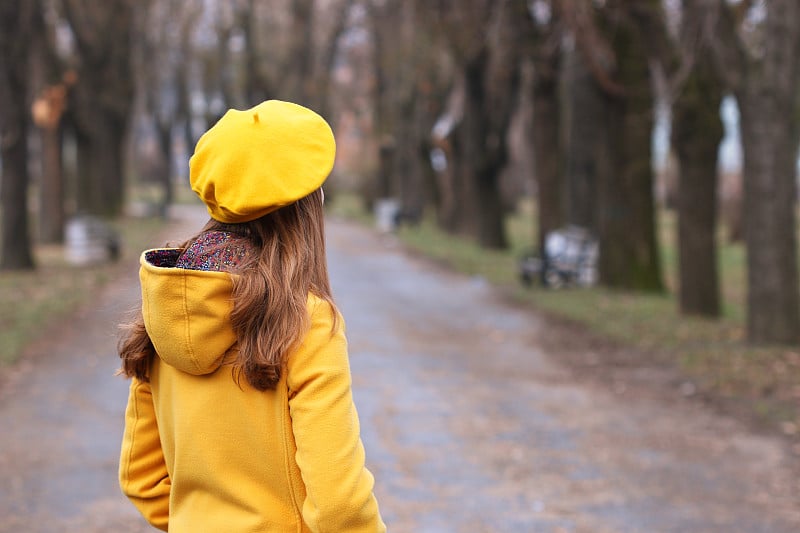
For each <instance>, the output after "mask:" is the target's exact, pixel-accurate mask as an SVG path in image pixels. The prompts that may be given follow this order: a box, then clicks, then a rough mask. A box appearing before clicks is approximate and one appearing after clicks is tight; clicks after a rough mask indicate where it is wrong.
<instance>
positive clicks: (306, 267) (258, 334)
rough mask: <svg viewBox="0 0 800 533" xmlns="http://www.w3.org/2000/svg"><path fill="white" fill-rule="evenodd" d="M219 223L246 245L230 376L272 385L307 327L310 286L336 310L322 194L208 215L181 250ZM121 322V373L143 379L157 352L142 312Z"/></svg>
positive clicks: (238, 278)
mask: <svg viewBox="0 0 800 533" xmlns="http://www.w3.org/2000/svg"><path fill="white" fill-rule="evenodd" d="M220 229H224V230H226V231H232V232H234V233H236V234H238V235H240V236H242V237H245V238H247V239H248V240H249V242H250V244H251V246H252V249H251V251H250V253H249V254H248V255H247V257H246V258H245V260H244V262H243V263H242V264H240V265H239V266H238V267H237V268H236V270H235V271H234V272H233V273H234V274H236V275H234V276H233V277H232V279H233V293H232V298H233V310H232V311H231V316H230V320H231V326H232V328H233V331H234V333H235V334H236V338H237V348H238V354H237V356H236V359H235V361H234V362H233V371H234V374H235V375H236V376H237V378H238V376H241V375H244V376H245V378H246V379H247V381H248V382H249V383H250V385H252V386H253V387H254V388H256V389H259V390H268V389H274V388H275V387H276V385H277V384H278V382H279V381H280V379H281V374H282V372H283V368H284V366H285V363H286V359H287V357H288V355H289V353H290V351H291V350H292V348H294V347H295V346H297V344H298V343H300V342H301V341H302V339H303V336H304V335H305V333H306V331H307V330H308V327H309V315H308V308H307V298H308V294H309V292H310V293H312V294H314V295H316V296H318V297H319V298H321V299H322V300H323V301H325V302H327V303H328V304H329V305H330V306H331V308H332V309H333V311H334V317H335V316H336V308H335V305H334V302H333V298H332V296H331V288H330V282H329V279H328V266H327V260H326V255H325V230H324V216H323V210H322V192H321V190H319V189H318V190H317V191H315V192H313V193H311V194H310V195H308V196H306V197H305V198H301V199H300V200H298V201H297V202H295V203H293V204H291V205H288V206H286V207H283V208H281V209H278V210H277V211H274V212H272V213H269V214H267V215H264V216H263V217H261V218H259V219H256V220H254V221H252V222H245V223H242V224H222V223H219V222H216V221H214V220H212V221H210V222H209V223H208V224H207V225H206V226H205V227H204V228H203V230H202V231H201V232H200V233H199V234H198V235H197V236H195V237H193V238H192V239H189V240H188V241H187V242H185V243H183V244H182V245H181V246H179V247H180V248H183V249H185V248H186V247H187V246H188V245H189V244H191V243H192V242H193V241H194V240H195V239H196V238H197V237H198V236H199V235H202V234H203V233H205V232H207V231H213V230H220ZM123 328H124V330H125V333H124V335H123V337H122V338H121V339H120V343H119V355H120V358H122V368H121V369H120V373H121V374H123V375H125V376H127V377H134V376H135V377H136V378H138V379H140V380H143V381H147V380H148V375H149V369H150V364H151V362H152V360H153V357H155V356H156V353H155V348H154V347H153V343H152V342H151V341H150V338H149V336H148V335H147V331H146V329H145V326H144V320H143V318H142V315H141V311H139V313H138V316H137V317H136V318H135V319H134V321H133V322H132V323H130V324H128V325H126V326H123Z"/></svg>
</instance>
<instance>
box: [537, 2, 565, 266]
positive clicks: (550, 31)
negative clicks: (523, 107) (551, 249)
mask: <svg viewBox="0 0 800 533" xmlns="http://www.w3.org/2000/svg"><path fill="white" fill-rule="evenodd" d="M530 22H531V28H530V32H531V40H532V42H531V43H530V57H531V59H532V64H533V80H532V81H533V98H532V106H533V124H532V135H531V136H532V141H533V153H534V157H533V164H534V171H533V174H534V178H535V180H536V183H537V188H536V191H537V199H538V202H537V207H538V209H537V215H538V224H537V227H538V232H539V236H538V239H537V240H538V245H539V249H540V250H543V249H544V244H545V238H546V236H547V234H548V233H550V232H552V231H555V230H557V229H558V228H560V227H561V226H562V225H563V223H564V219H565V210H564V194H563V189H564V187H563V179H562V173H561V170H562V168H563V165H562V161H563V151H562V147H563V143H562V128H561V98H560V84H559V81H560V80H559V75H560V72H561V43H560V41H561V38H562V35H561V32H560V28H558V24H559V21H558V18H557V17H556V15H555V13H553V14H552V15H551V16H550V19H549V20H548V21H546V22H545V21H537V20H535V19H534V18H533V17H531V18H530Z"/></svg>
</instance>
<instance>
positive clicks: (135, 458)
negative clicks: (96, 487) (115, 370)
mask: <svg viewBox="0 0 800 533" xmlns="http://www.w3.org/2000/svg"><path fill="white" fill-rule="evenodd" d="M119 484H120V488H121V489H122V492H123V493H124V494H125V495H126V496H127V497H128V498H129V499H130V500H131V501H132V502H133V504H134V505H135V506H136V507H137V508H138V509H139V512H141V513H142V515H143V516H144V517H145V519H146V520H147V521H148V522H149V523H150V524H151V525H153V526H154V527H156V528H158V529H161V530H163V531H166V530H167V526H168V523H169V494H170V479H169V474H168V473H167V466H166V463H165V461H164V454H163V452H162V450H161V440H160V438H159V434H158V424H157V423H156V415H155V408H154V406H153V398H152V394H151V391H150V384H149V383H145V382H142V381H139V380H137V379H136V378H134V379H133V380H132V381H131V386H130V394H129V396H128V407H127V409H126V411H125V433H124V435H123V440H122V451H121V453H120V461H119Z"/></svg>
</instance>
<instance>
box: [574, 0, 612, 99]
mask: <svg viewBox="0 0 800 533" xmlns="http://www.w3.org/2000/svg"><path fill="white" fill-rule="evenodd" d="M559 7H560V11H561V14H562V16H563V18H564V21H565V22H566V24H567V26H568V27H569V28H570V29H571V30H572V34H573V36H574V38H575V43H576V44H577V46H578V50H579V51H580V53H581V57H582V58H583V60H584V61H585V62H586V67H587V68H588V70H589V72H591V74H592V76H593V77H594V79H595V81H597V84H598V85H600V87H601V88H602V89H603V90H604V91H605V92H606V93H608V94H610V95H612V96H617V97H622V96H625V88H624V87H623V86H622V85H620V84H619V83H617V82H616V81H614V80H613V79H612V77H611V74H610V72H611V71H612V70H613V69H614V67H615V65H616V58H615V57H614V52H613V50H612V49H611V46H610V45H609V44H608V42H607V41H606V40H605V39H604V38H603V37H602V36H601V35H600V32H599V31H598V30H597V26H596V25H595V22H594V20H593V19H592V15H591V12H589V10H591V9H592V6H591V5H590V3H589V2H584V1H582V0H578V1H575V0H559Z"/></svg>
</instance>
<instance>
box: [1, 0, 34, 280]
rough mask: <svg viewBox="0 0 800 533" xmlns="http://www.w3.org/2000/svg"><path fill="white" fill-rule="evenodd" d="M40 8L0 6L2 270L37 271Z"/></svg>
mask: <svg viewBox="0 0 800 533" xmlns="http://www.w3.org/2000/svg"><path fill="white" fill-rule="evenodd" d="M37 9H39V3H38V2H33V1H31V2H17V1H15V0H2V1H1V2H0V159H2V171H3V172H2V183H1V184H0V196H2V249H1V250H0V270H27V269H32V268H34V262H33V254H32V253H31V239H30V229H29V224H28V201H27V199H28V197H27V195H28V182H29V176H28V114H27V110H28V109H29V106H28V96H29V95H28V81H29V80H28V76H29V72H28V62H29V60H30V55H29V53H30V50H29V46H28V43H29V39H30V33H31V31H32V29H33V27H34V22H33V21H34V17H35V16H36V10H37Z"/></svg>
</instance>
